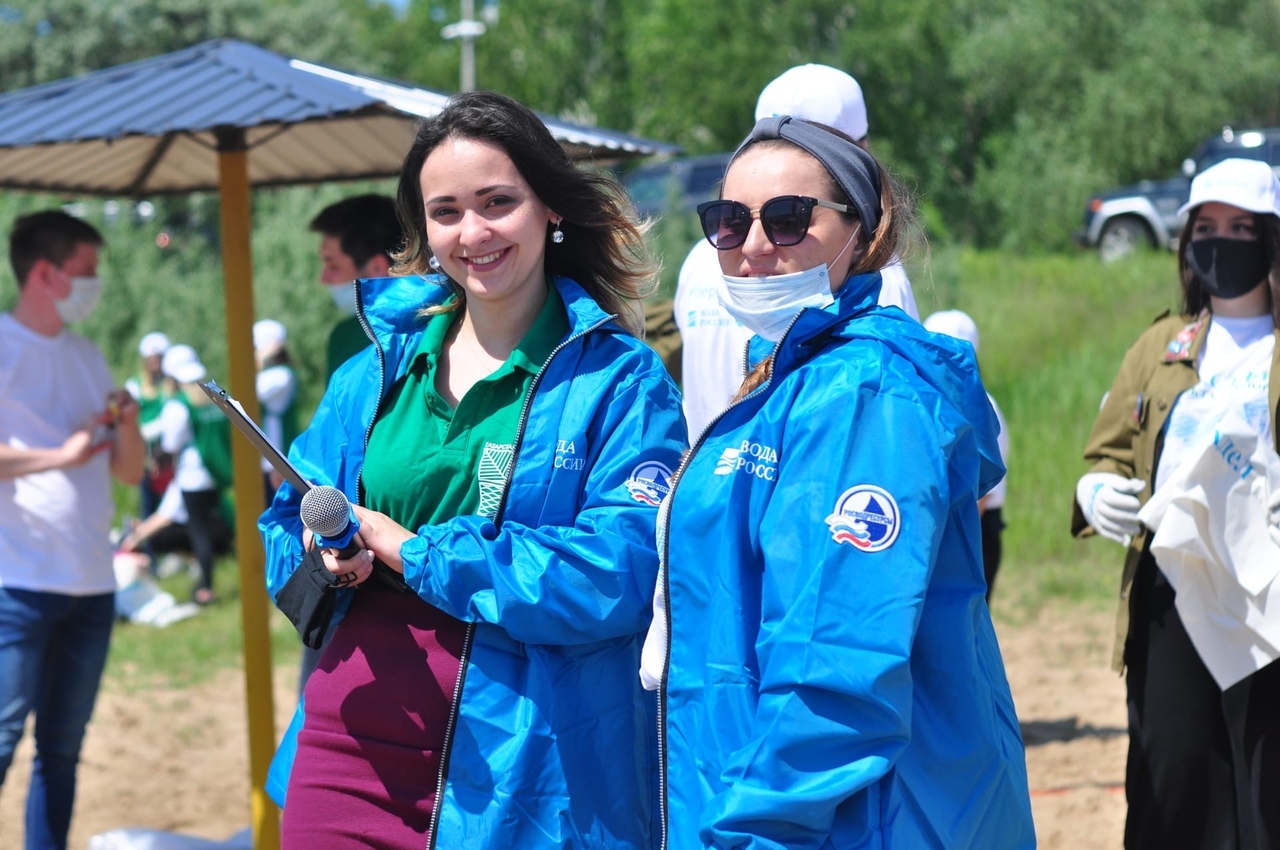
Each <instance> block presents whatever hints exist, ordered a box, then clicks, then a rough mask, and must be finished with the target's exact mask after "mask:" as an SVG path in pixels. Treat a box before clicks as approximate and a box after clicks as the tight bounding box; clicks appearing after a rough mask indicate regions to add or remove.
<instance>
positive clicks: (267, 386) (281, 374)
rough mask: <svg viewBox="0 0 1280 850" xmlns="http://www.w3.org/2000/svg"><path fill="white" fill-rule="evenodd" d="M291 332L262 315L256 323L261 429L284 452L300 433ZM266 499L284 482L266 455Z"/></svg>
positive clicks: (264, 477)
mask: <svg viewBox="0 0 1280 850" xmlns="http://www.w3.org/2000/svg"><path fill="white" fill-rule="evenodd" d="M288 342H289V333H288V331H286V330H285V327H284V325H282V324H281V323H280V322H278V321H276V320H275V319H261V320H259V321H257V322H255V323H254V325H253V357H254V360H255V361H256V362H257V365H258V378H257V391H258V406H259V407H260V408H261V409H262V432H263V433H264V434H266V435H267V439H268V440H270V441H271V445H273V446H275V447H276V448H277V449H279V450H280V453H281V454H285V455H287V454H288V453H289V446H290V444H291V443H293V438H294V437H296V436H297V435H298V414H297V401H298V376H297V375H296V374H295V373H294V371H293V365H292V360H291V359H290V357H289V348H288ZM261 465H262V474H263V480H264V483H265V487H266V491H265V495H266V502H264V504H268V505H269V504H271V500H272V499H273V498H275V495H276V490H277V489H278V488H279V487H280V485H281V484H282V483H283V482H284V478H282V477H281V475H280V473H279V472H276V470H275V467H273V466H272V465H271V463H270V461H268V460H267V459H266V458H263V459H262V461H261Z"/></svg>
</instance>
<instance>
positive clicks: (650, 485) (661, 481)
mask: <svg viewBox="0 0 1280 850" xmlns="http://www.w3.org/2000/svg"><path fill="white" fill-rule="evenodd" d="M627 491H628V492H629V493H631V498H633V499H635V500H636V501H637V502H643V503H644V504H646V505H653V506H655V507H656V506H658V505H660V504H662V500H663V499H665V498H667V495H668V494H669V493H670V492H671V470H670V469H668V468H667V466H666V464H663V463H659V462H658V461H656V460H647V461H645V462H644V463H642V464H640V465H639V466H637V467H636V468H635V469H633V470H631V475H630V477H628V478H627Z"/></svg>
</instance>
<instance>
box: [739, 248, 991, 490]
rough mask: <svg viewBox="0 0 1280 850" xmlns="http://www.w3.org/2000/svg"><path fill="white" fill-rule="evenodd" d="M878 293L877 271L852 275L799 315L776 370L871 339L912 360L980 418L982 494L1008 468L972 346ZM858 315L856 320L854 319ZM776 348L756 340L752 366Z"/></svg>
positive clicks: (921, 373)
mask: <svg viewBox="0 0 1280 850" xmlns="http://www.w3.org/2000/svg"><path fill="white" fill-rule="evenodd" d="M879 295H880V273H879V272H872V273H870V274H862V275H854V276H852V277H850V278H849V279H848V280H846V281H845V284H844V286H842V287H841V288H840V291H839V292H838V293H836V300H835V302H834V303H832V304H831V305H830V306H828V307H826V308H824V309H821V310H817V309H812V308H810V309H806V310H804V311H802V312H801V313H800V315H799V316H798V317H797V318H796V320H795V322H794V324H793V325H792V326H791V329H790V330H789V331H788V333H787V334H786V336H784V337H783V339H782V340H780V341H779V343H778V345H777V357H776V359H775V368H776V369H778V370H779V371H781V372H788V371H790V370H791V369H793V368H795V367H796V366H798V365H799V364H800V363H801V362H803V361H805V360H808V359H810V358H811V357H813V356H814V355H815V354H816V353H817V352H818V351H820V350H821V349H822V348H824V347H825V346H826V345H827V344H829V343H830V342H832V341H837V340H856V339H872V340H875V341H876V342H878V343H880V344H881V345H884V346H886V347H887V348H889V349H890V350H891V351H892V352H893V353H894V354H897V355H898V356H900V357H902V358H904V359H906V360H907V361H909V362H910V363H911V364H912V365H913V366H914V367H915V369H916V372H917V373H918V375H919V376H920V378H921V379H922V380H923V381H924V383H925V384H927V385H928V386H930V387H932V388H933V390H934V391H936V392H937V393H938V394H939V395H941V396H942V397H943V398H945V399H946V400H947V401H949V402H950V403H951V405H952V406H953V407H954V408H956V409H957V410H962V411H966V412H967V413H968V415H969V416H970V417H971V418H977V417H981V418H977V421H974V422H973V425H974V430H975V433H976V435H977V437H978V451H979V454H980V456H981V458H982V467H981V470H980V472H979V493H980V494H984V493H986V492H987V491H988V490H990V489H991V488H992V487H994V486H995V485H996V484H997V483H999V481H1000V479H1001V478H1003V477H1004V474H1005V467H1004V463H1003V461H1002V460H1001V459H1000V447H999V445H997V443H996V435H997V434H998V433H999V430H1000V429H999V426H998V424H997V422H996V417H995V411H994V410H993V409H992V408H991V403H990V402H989V401H988V400H987V391H986V389H985V388H984V387H983V385H982V380H981V378H980V376H979V374H978V367H977V357H976V355H975V354H974V352H973V347H972V346H971V345H969V344H968V343H966V342H962V341H960V340H957V339H954V338H952V337H949V336H946V335H945V334H935V333H930V332H929V331H927V330H925V329H924V326H923V325H921V324H920V323H919V322H917V321H916V320H915V319H912V318H911V317H910V316H908V315H907V314H906V313H904V312H903V311H902V310H900V309H898V308H896V307H890V308H879V307H877V306H876V299H877V298H878V296H879ZM855 317H857V318H858V321H857V322H854V321H852V320H853V319H854V318H855ZM774 348H775V346H774V345H773V344H772V343H770V342H769V341H768V340H766V339H763V338H761V337H755V338H754V339H752V340H751V343H750V353H749V355H748V358H749V362H750V365H751V366H752V367H755V366H756V365H758V364H759V363H760V361H762V360H763V359H764V358H765V357H767V356H768V355H769V354H770V353H772V352H773V350H774Z"/></svg>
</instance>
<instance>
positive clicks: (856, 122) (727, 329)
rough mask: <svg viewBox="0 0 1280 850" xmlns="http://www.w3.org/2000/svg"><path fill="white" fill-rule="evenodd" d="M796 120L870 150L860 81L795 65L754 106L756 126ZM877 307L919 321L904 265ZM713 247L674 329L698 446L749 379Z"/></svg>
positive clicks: (688, 276) (680, 300)
mask: <svg viewBox="0 0 1280 850" xmlns="http://www.w3.org/2000/svg"><path fill="white" fill-rule="evenodd" d="M773 115H793V116H795V117H797V118H803V119H806V120H808V121H817V122H818V123H820V124H826V125H827V126H828V127H834V128H835V129H837V130H839V131H841V132H842V133H845V134H846V135H848V136H849V137H850V138H852V139H854V140H855V141H857V143H858V144H859V145H861V146H863V147H866V145H867V106H866V103H865V101H863V99H862V87H861V86H859V85H858V81H857V80H855V79H854V78H853V77H851V76H849V75H848V74H846V73H845V72H844V71H840V70H837V69H836V68H832V67H830V66H828V65H797V66H796V67H794V68H791V69H789V70H787V71H785V72H783V73H782V75H781V76H779V77H778V78H777V79H775V80H774V81H773V82H771V83H769V85H767V86H765V87H764V89H763V90H761V92H760V98H759V100H758V101H757V102H756V120H757V121H759V120H760V119H761V118H768V117H770V116H773ZM880 275H881V278H882V282H881V287H880V299H879V301H880V304H882V305H884V306H886V307H901V308H902V309H903V310H904V311H906V313H907V314H908V315H910V316H911V318H913V319H916V320H917V321H918V320H919V319H920V313H919V311H918V310H917V309H916V299H915V294H914V293H913V292H912V290H911V282H910V281H909V280H907V275H906V272H905V271H903V269H902V264H901V263H894V264H893V265H891V266H888V267H886V268H884V269H882V270H881V272H880ZM719 278H720V260H719V258H718V257H717V252H716V249H715V248H713V247H712V246H711V243H710V242H708V241H707V240H705V239H699V240H698V242H697V244H695V245H694V246H693V248H692V249H691V250H690V251H689V255H688V256H687V257H686V258H685V261H684V265H682V266H681V267H680V275H679V277H678V279H677V281H676V294H675V303H674V304H673V307H672V309H673V311H674V313H675V320H676V325H677V326H678V327H679V328H680V338H681V340H682V342H683V355H682V364H681V378H682V390H683V393H684V415H685V421H686V422H687V423H688V425H689V439H690V440H691V441H692V440H695V439H697V437H698V435H699V434H701V433H702V430H703V429H704V428H705V427H706V426H707V425H708V424H710V422H711V420H712V419H713V418H714V417H715V415H716V414H718V413H719V412H720V411H721V410H723V409H724V408H725V405H727V404H728V402H729V400H730V399H731V398H733V395H734V393H736V392H737V390H738V386H739V385H740V384H741V383H742V379H743V377H744V376H745V371H744V368H745V365H744V351H745V348H746V344H747V340H749V339H751V336H752V334H751V332H750V331H749V330H747V329H746V328H744V327H743V326H742V325H740V324H738V321H737V320H736V319H734V318H733V317H732V316H730V315H729V313H728V312H727V311H726V310H725V309H724V307H722V306H721V305H720V299H719V297H718V296H717V294H716V293H717V291H718V288H717V285H716V282H717V281H718V280H719Z"/></svg>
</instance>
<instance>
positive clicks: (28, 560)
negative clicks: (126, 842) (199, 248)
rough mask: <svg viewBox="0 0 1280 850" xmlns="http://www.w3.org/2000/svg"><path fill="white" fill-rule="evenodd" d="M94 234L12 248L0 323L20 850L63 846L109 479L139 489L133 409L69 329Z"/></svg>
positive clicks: (105, 616)
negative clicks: (30, 725)
mask: <svg viewBox="0 0 1280 850" xmlns="http://www.w3.org/2000/svg"><path fill="white" fill-rule="evenodd" d="M101 245H102V236H101V235H100V234H99V233H98V231H97V230H95V229H94V228H93V227H92V226H91V225H89V224H87V223H85V222H83V221H80V220H79V219H77V218H74V217H72V216H69V215H67V214H66V213H63V212H60V211H52V210H51V211H46V212H39V213H33V214H31V215H27V216H24V217H22V218H20V219H18V220H17V222H15V223H14V227H13V231H12V232H11V234H10V238H9V261H10V264H11V265H12V266H13V272H14V277H15V279H16V280H17V281H18V301H17V304H16V306H15V307H14V309H13V312H11V313H0V785H2V784H3V782H4V777H5V774H6V773H7V771H8V769H9V765H10V764H11V763H12V761H13V754H14V750H15V748H16V747H17V745H18V741H19V740H20V739H21V738H22V733H23V727H24V725H25V723H26V720H27V715H29V714H31V713H33V712H34V713H35V716H36V718H35V745H36V752H35V760H34V762H33V767H32V772H31V785H30V789H29V791H28V795H27V810H26V846H27V847H65V846H66V840H67V831H68V829H69V827H70V823H71V812H72V808H73V805H74V802H75V787H76V765H77V763H78V761H79V757H80V745H81V742H82V741H83V739H84V731H85V727H86V725H87V724H88V722H89V717H90V715H91V714H92V713H93V704H94V700H95V699H96V698H97V694H98V685H99V682H100V681H101V678H102V669H103V666H104V665H105V663H106V660H107V647H108V645H109V644H110V641H111V627H112V623H113V621H114V617H115V589H116V582H115V574H114V572H113V570H112V553H111V543H110V540H109V534H110V530H111V518H112V515H113V513H114V510H115V509H114V506H113V504H112V501H111V478H112V477H113V476H114V477H115V478H116V479H117V480H119V481H120V482H121V483H123V484H127V485H130V486H136V485H137V484H138V483H139V482H140V481H141V480H142V469H143V459H144V457H145V446H144V444H143V441H142V434H141V433H140V432H139V430H138V404H137V402H136V401H135V400H134V399H133V397H132V396H130V395H129V394H128V393H127V392H125V391H124V390H123V389H114V388H113V383H112V380H111V374H110V372H109V371H108V370H107V363H106V361H105V360H104V359H103V356H102V352H101V351H99V350H98V347H97V346H96V345H94V344H93V343H92V342H90V341H89V340H88V339H85V338H84V337H83V336H80V335H79V334H76V333H74V332H72V331H71V330H69V329H68V328H67V325H68V324H73V323H75V322H79V321H81V320H83V319H85V318H88V316H89V314H90V313H92V311H93V309H94V307H95V306H96V305H97V303H98V300H99V297H100V296H101V294H102V282H101V280H100V279H99V278H98V276H97V270H98V249H99V247H101Z"/></svg>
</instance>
